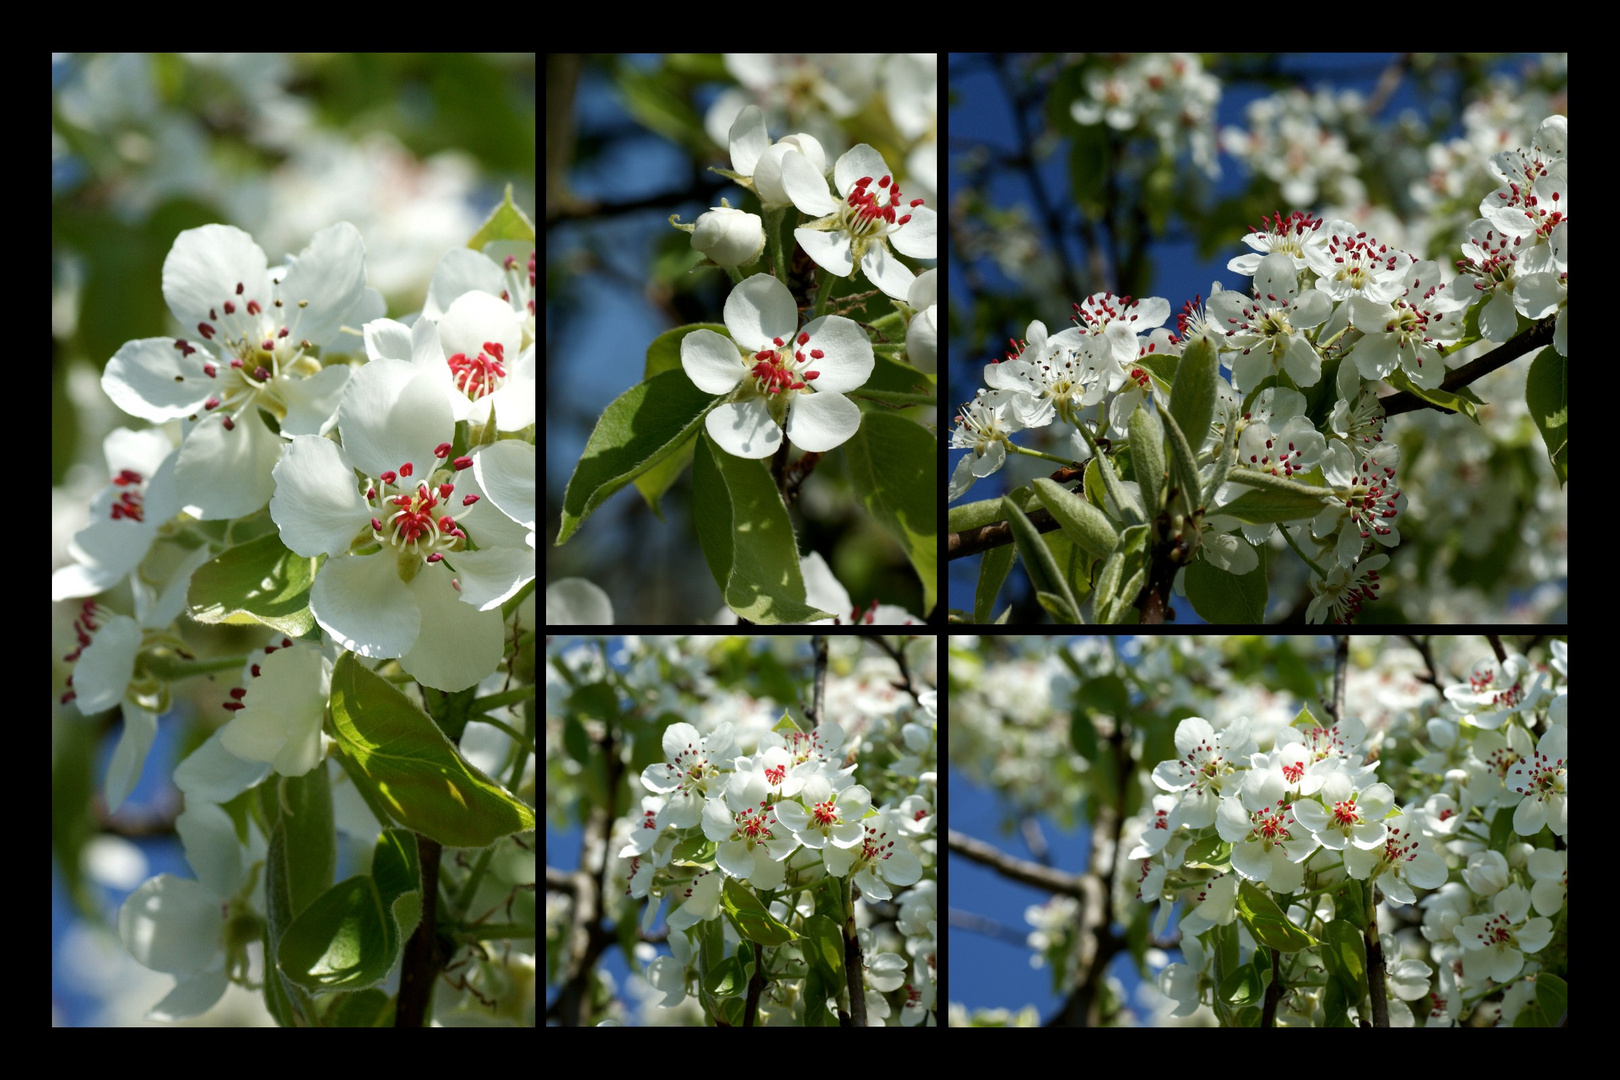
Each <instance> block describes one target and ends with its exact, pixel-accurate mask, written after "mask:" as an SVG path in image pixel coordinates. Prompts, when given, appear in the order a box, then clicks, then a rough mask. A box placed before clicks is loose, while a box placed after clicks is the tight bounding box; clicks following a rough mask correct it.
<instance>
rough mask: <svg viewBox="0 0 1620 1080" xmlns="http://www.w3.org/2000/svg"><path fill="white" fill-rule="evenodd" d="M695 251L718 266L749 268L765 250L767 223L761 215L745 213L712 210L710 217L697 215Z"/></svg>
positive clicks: (731, 210) (730, 209)
mask: <svg viewBox="0 0 1620 1080" xmlns="http://www.w3.org/2000/svg"><path fill="white" fill-rule="evenodd" d="M723 201H724V200H722V202H723ZM692 250H694V251H697V252H701V253H702V254H704V255H707V256H708V257H709V259H710V260H711V261H713V262H714V263H715V264H716V265H718V266H747V265H749V264H750V263H752V262H754V260H756V259H758V258H759V254H760V252H762V251H764V250H765V226H764V223H763V222H761V221H760V217H759V215H758V214H750V213H748V212H747V211H745V210H736V209H733V208H732V207H730V206H724V205H722V206H715V207H710V209H709V211H708V213H705V214H699V215H698V219H697V224H696V225H695V226H694V227H693V231H692Z"/></svg>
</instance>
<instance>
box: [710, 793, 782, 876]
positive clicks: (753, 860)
mask: <svg viewBox="0 0 1620 1080" xmlns="http://www.w3.org/2000/svg"><path fill="white" fill-rule="evenodd" d="M770 811H771V808H770V804H769V803H766V802H761V803H760V804H759V805H758V806H756V807H748V808H745V809H743V810H739V811H737V812H736V813H732V812H731V811H730V810H728V809H727V808H726V802H725V800H724V799H721V798H711V799H709V800H707V801H706V802H705V803H704V804H703V835H704V836H707V837H708V838H709V839H710V840H713V841H714V842H715V844H716V847H715V855H714V861H715V862H716V863H718V864H719V866H720V869H722V870H724V871H725V872H726V873H728V874H730V875H731V876H732V877H734V878H741V879H742V880H744V881H747V882H748V883H749V884H751V885H753V886H754V887H755V888H760V889H777V888H781V886H782V882H783V880H784V878H785V876H786V875H785V872H784V870H783V868H782V860H783V859H785V858H787V857H788V856H789V855H791V854H793V852H794V851H795V850H797V848H798V846H799V842H798V841H797V840H796V839H794V838H793V837H792V836H791V835H788V834H787V832H786V830H784V829H780V827H779V826H778V827H777V828H775V829H773V828H772V826H773V825H774V824H775V818H774V817H773V816H772V815H771V812H770Z"/></svg>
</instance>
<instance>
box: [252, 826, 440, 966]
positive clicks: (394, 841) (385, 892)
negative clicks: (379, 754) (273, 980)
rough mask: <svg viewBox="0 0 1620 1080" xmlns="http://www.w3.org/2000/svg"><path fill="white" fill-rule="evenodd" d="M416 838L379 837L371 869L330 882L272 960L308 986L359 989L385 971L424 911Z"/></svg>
mask: <svg viewBox="0 0 1620 1080" xmlns="http://www.w3.org/2000/svg"><path fill="white" fill-rule="evenodd" d="M421 886H422V878H421V869H420V866H419V864H418V863H417V859H416V839H415V837H414V836H413V835H412V834H410V833H408V832H406V831H404V830H403V829H384V830H383V832H382V835H381V836H379V837H378V838H377V849H376V853H375V856H374V858H373V860H372V872H371V873H370V874H360V875H357V876H355V877H352V878H348V879H347V880H345V881H341V882H339V883H338V884H336V885H334V886H332V888H330V889H328V890H327V891H326V892H325V893H323V894H321V896H320V897H318V898H317V899H316V900H315V902H314V903H313V904H311V905H310V906H309V907H307V908H305V909H304V910H303V911H301V912H299V914H298V916H297V918H295V919H294V920H293V922H292V925H291V926H290V927H289V928H288V929H287V932H286V934H285V935H284V936H283V937H282V939H281V946H280V948H279V950H278V951H277V953H276V961H277V963H278V965H279V966H280V968H281V971H282V973H283V974H285V975H286V976H287V978H289V979H291V980H292V981H293V982H295V983H297V984H298V985H299V986H302V987H304V988H305V989H307V990H359V989H363V988H365V987H368V986H376V985H378V984H380V983H381V982H383V980H385V979H387V978H388V973H389V971H391V970H392V969H393V967H394V964H395V962H396V961H397V960H398V959H399V955H400V952H401V950H402V949H403V947H404V942H405V939H406V938H407V937H408V936H409V935H410V933H411V931H412V930H414V929H415V928H416V924H417V921H418V920H419V919H420V918H421V914H422V894H421Z"/></svg>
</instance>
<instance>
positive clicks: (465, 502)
mask: <svg viewBox="0 0 1620 1080" xmlns="http://www.w3.org/2000/svg"><path fill="white" fill-rule="evenodd" d="M477 501H478V496H477V495H467V496H464V497H463V498H462V500H461V505H462V506H471V505H472V504H473V503H475V502H477Z"/></svg>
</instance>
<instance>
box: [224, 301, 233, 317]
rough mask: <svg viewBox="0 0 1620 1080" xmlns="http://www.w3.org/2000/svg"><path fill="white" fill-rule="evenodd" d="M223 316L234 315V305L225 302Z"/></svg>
mask: <svg viewBox="0 0 1620 1080" xmlns="http://www.w3.org/2000/svg"><path fill="white" fill-rule="evenodd" d="M225 314H227V315H235V314H236V305H235V304H233V303H231V302H230V301H229V300H227V301H225Z"/></svg>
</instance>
